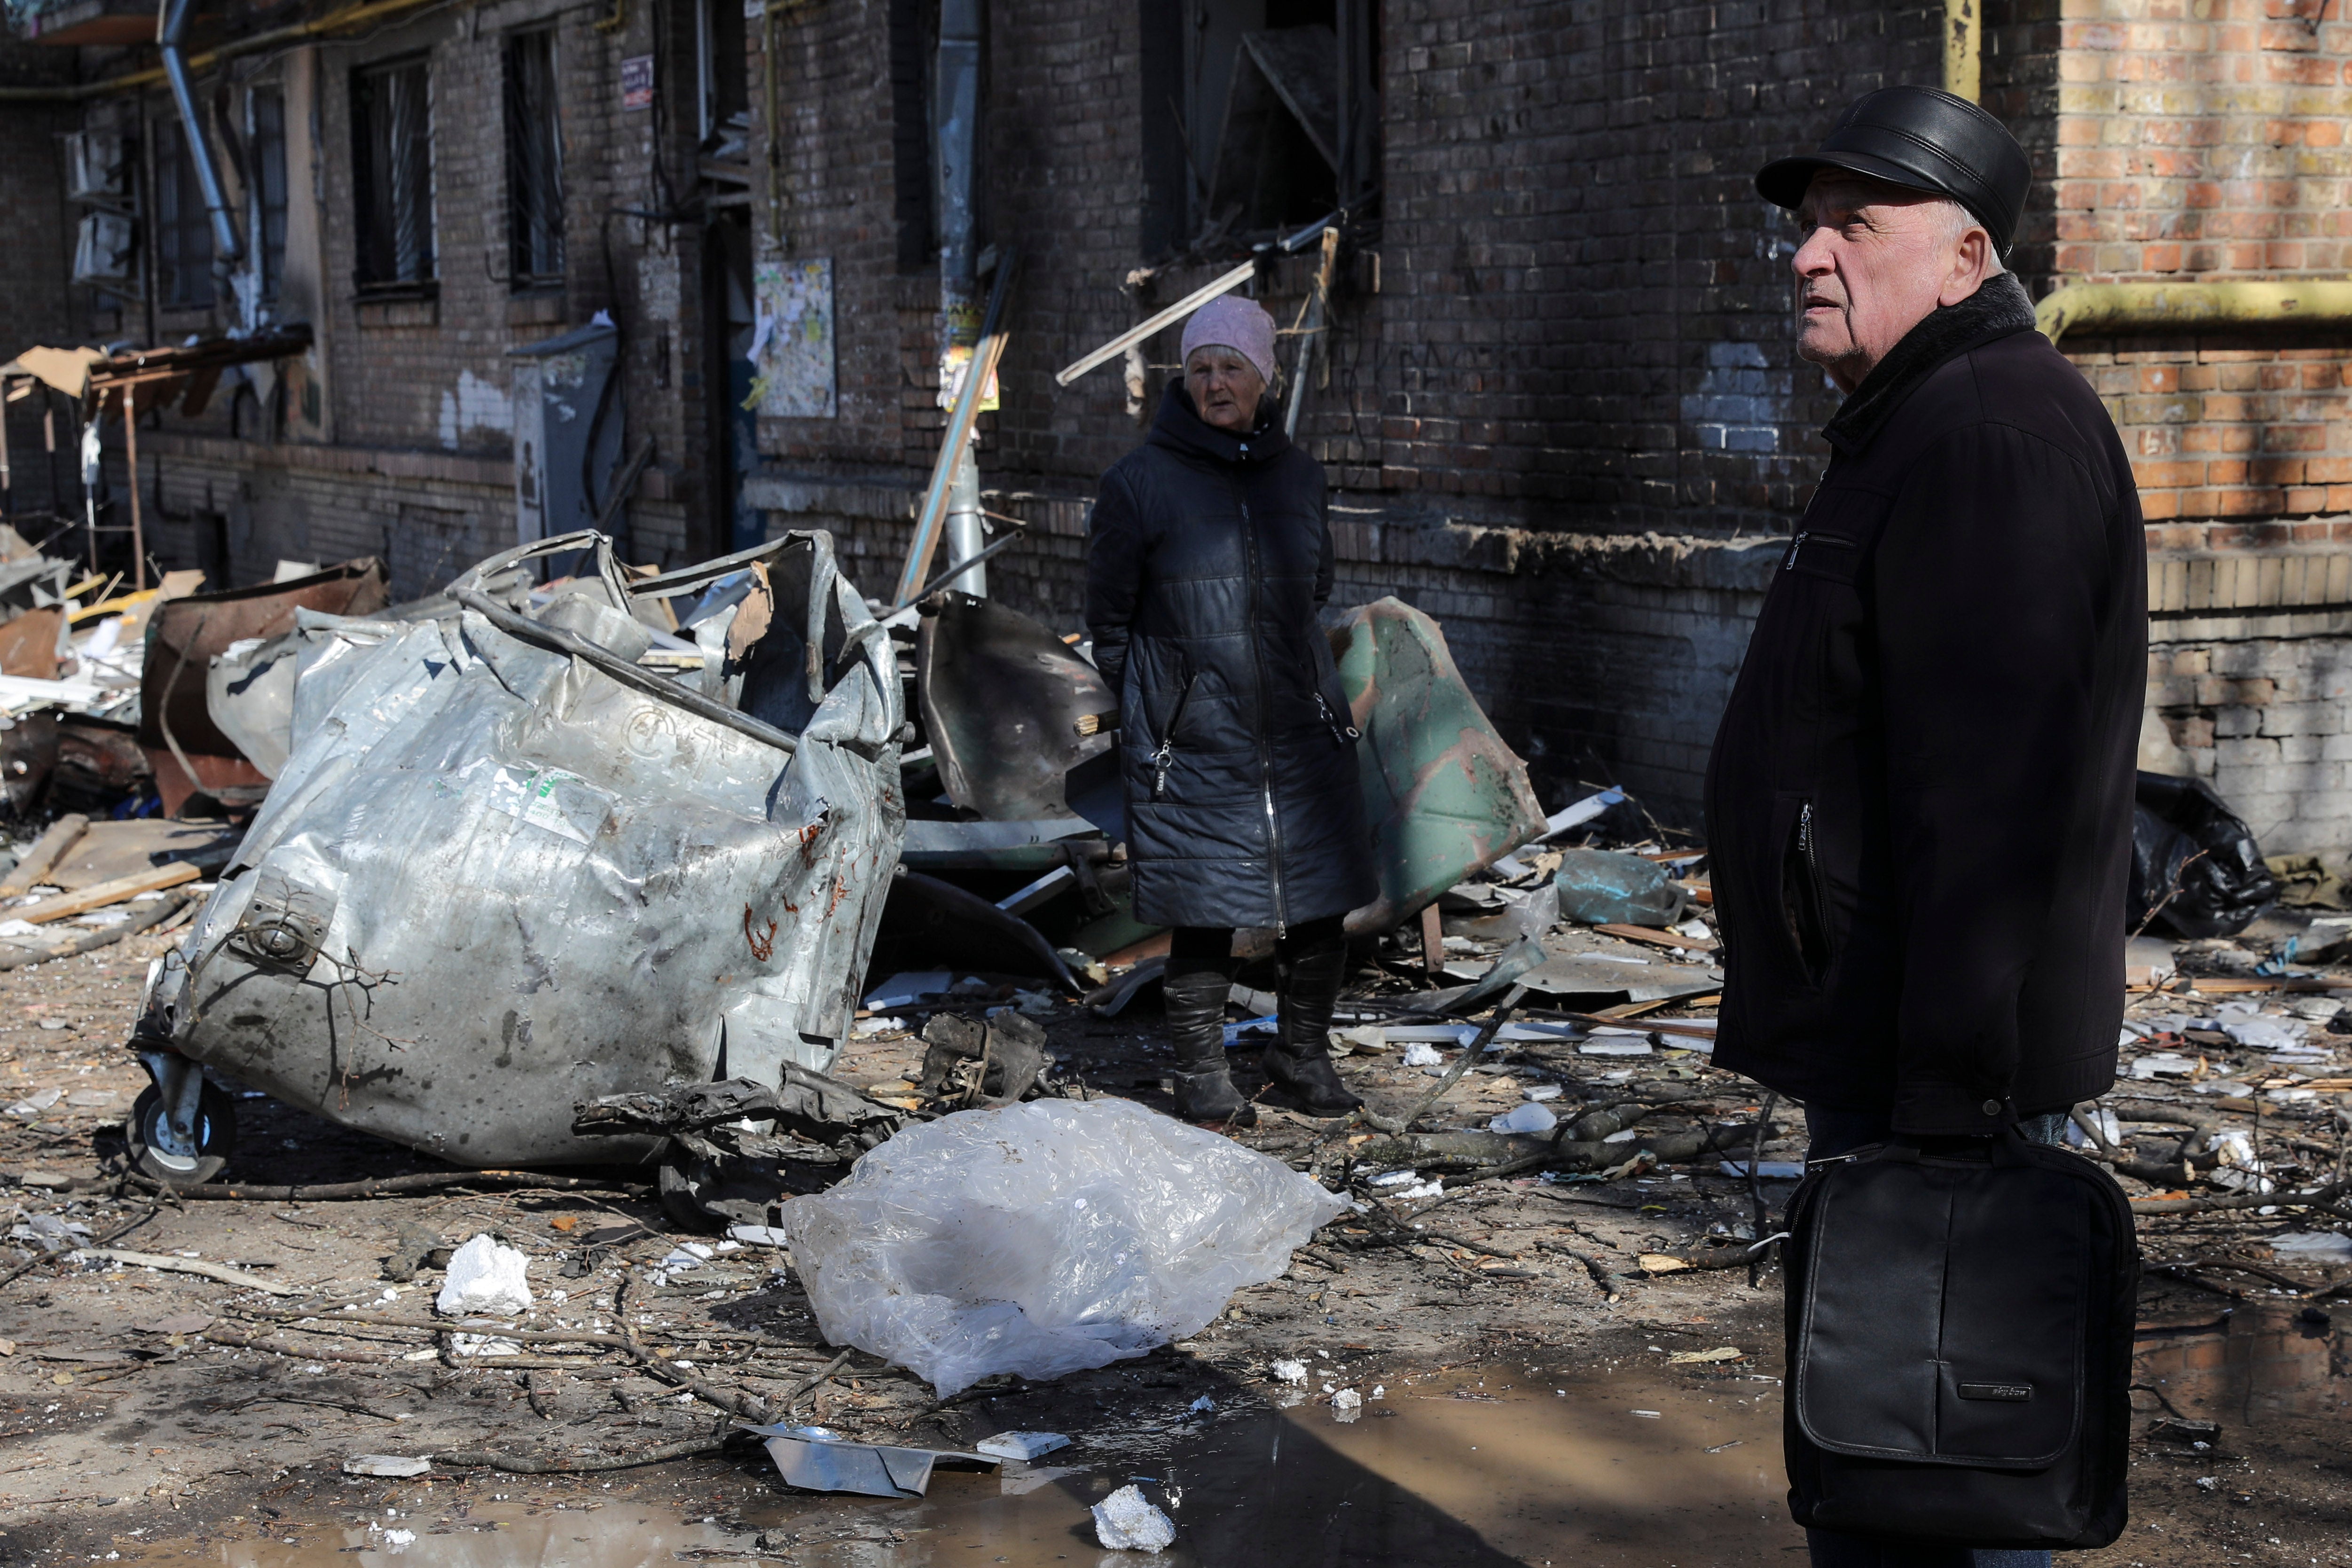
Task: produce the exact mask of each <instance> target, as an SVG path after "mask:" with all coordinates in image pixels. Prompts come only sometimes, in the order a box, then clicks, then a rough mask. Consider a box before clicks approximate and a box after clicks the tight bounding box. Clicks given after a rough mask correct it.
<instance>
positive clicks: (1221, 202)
mask: <svg viewBox="0 0 2352 1568" xmlns="http://www.w3.org/2000/svg"><path fill="white" fill-rule="evenodd" d="M1140 4H1141V7H1142V17H1141V21H1142V33H1143V39H1144V50H1143V61H1144V63H1143V75H1142V88H1143V91H1142V97H1143V101H1142V104H1141V106H1140V107H1141V110H1142V115H1143V132H1144V135H1143V142H1144V159H1143V163H1144V214H1143V218H1144V221H1143V224H1142V238H1143V250H1144V253H1145V258H1146V259H1147V260H1150V259H1156V258H1161V257H1164V256H1167V255H1170V254H1172V253H1175V252H1178V251H1183V250H1191V251H1195V252H1205V251H1209V250H1213V249H1217V248H1220V247H1222V246H1225V245H1229V244H1230V243H1231V242H1233V241H1236V240H1243V239H1252V238H1263V237H1265V236H1267V235H1269V234H1279V233H1286V232H1287V231H1289V230H1291V229H1294V228H1296V227H1297V226H1299V225H1300V224H1302V223H1309V222H1312V221H1314V220H1315V219H1317V218H1318V217H1321V216H1324V215H1325V214H1326V213H1328V212H1335V211H1336V212H1339V213H1350V214H1352V213H1360V211H1361V210H1362V209H1364V208H1365V207H1366V206H1367V205H1369V204H1370V202H1371V201H1372V200H1373V198H1374V197H1375V196H1376V195H1377V194H1378V190H1379V164H1380V149H1379V139H1378V138H1379V124H1380V73H1379V58H1380V42H1379V36H1378V29H1379V16H1378V11H1377V7H1376V4H1375V0H1140ZM1310 29H1311V31H1310ZM1301 160H1304V161H1305V162H1306V163H1307V165H1308V170H1307V177H1306V178H1305V179H1303V180H1301V179H1297V178H1294V177H1292V175H1291V173H1290V168H1291V165H1293V164H1295V163H1298V162H1300V161H1301ZM1322 171H1328V175H1329V182H1328V185H1327V184H1324V183H1323V182H1322V180H1321V178H1320V174H1321V172H1322ZM1309 207H1313V208H1314V210H1313V211H1308V210H1307V209H1308V208H1309Z"/></svg>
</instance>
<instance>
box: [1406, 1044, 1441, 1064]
mask: <svg viewBox="0 0 2352 1568" xmlns="http://www.w3.org/2000/svg"><path fill="white" fill-rule="evenodd" d="M1437 1063H1438V1055H1437V1047H1435V1046H1433V1045H1431V1044H1429V1043H1428V1042H1427V1041H1425V1040H1414V1041H1412V1043H1411V1044H1409V1045H1407V1046H1406V1047H1405V1048H1404V1065H1405V1066H1407V1067H1409V1068H1433V1067H1435V1066H1436V1065H1437Z"/></svg>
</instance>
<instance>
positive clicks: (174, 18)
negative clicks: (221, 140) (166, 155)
mask: <svg viewBox="0 0 2352 1568" xmlns="http://www.w3.org/2000/svg"><path fill="white" fill-rule="evenodd" d="M193 5H194V0H165V3H164V10H163V25H162V26H160V27H158V28H157V29H156V31H155V46H156V48H157V49H158V51H159V52H161V54H162V55H163V75H164V78H165V79H166V80H168V81H169V82H170V83H171V84H172V100H173V102H174V103H176V104H177V105H179V109H180V125H181V128H182V130H183V132H184V133H185V135H186V137H187V147H188V157H189V159H190V160H191V161H192V162H193V163H194V164H195V168H196V184H197V185H198V186H200V187H201V188H202V189H203V191H204V194H205V212H206V213H208V214H210V215H211V216H212V220H213V257H214V258H215V261H216V262H218V261H220V260H223V259H226V260H228V261H235V260H236V258H238V257H240V256H242V255H244V254H245V247H244V245H243V243H242V242H241V241H240V240H239V239H238V237H237V232H236V215H235V214H234V213H232V212H230V211H229V210H228V192H227V191H226V189H225V188H224V187H223V186H222V184H221V178H220V170H219V169H218V168H216V167H215V165H214V163H213V147H212V142H211V139H210V138H208V137H206V136H205V124H204V120H203V118H202V116H200V115H198V114H197V112H196V94H195V89H194V88H192V87H191V86H189V85H188V61H187V57H186V56H184V55H183V54H182V53H181V52H180V37H181V35H182V34H183V33H184V32H186V31H187V26H188V12H189V11H190V10H191V9H192V8H193Z"/></svg>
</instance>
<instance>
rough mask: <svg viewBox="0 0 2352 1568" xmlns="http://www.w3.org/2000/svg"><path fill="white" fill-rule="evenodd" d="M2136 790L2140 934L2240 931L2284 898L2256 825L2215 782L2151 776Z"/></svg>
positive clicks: (2135, 893) (2134, 912) (2134, 920)
mask: <svg viewBox="0 0 2352 1568" xmlns="http://www.w3.org/2000/svg"><path fill="white" fill-rule="evenodd" d="M2135 793H2136V797H2137V805H2136V807H2135V809H2134V810H2133V812H2132V868H2131V899H2130V915H2131V929H2132V930H2133V931H2138V930H2139V929H2140V928H2141V927H2142V926H2143V925H2145V926H2146V927H2147V929H2148V930H2150V931H2165V932H2168V933H2170V934H2172V935H2174V936H2182V937H2200V936H2235V935H2237V934H2238V933H2239V932H2240V931H2243V930H2245V929H2246V928H2247V927H2248V926H2250V925H2252V923H2253V921H2254V917H2255V916H2256V915H2259V914H2261V913H2262V912H2263V910H2266V909H2268V908H2270V906H2271V905H2272V903H2273V901H2275V900H2277V898H2278V891H2279V889H2278V882H2277V879H2274V878H2273V877H2272V875H2271V871H2270V868H2269V867H2267V866H2265V865H2263V851H2262V847H2261V846H2259V845H2257V844H2256V843H2255V842H2254V835H2253V832H2252V829H2251V828H2249V827H2247V826H2246V824H2245V822H2244V820H2243V819H2242V818H2241V817H2240V816H2238V815H2237V814H2236V813H2235V812H2232V811H2231V809H2230V808H2229V806H2228V805H2225V804H2224V803H2223V802H2222V799H2221V796H2220V795H2216V794H2214V793H2213V786H2212V785H2211V784H2207V783H2206V782H2205V781H2204V780H2203V779H2177V778H2168V777H2167V776H2166V775H2164V774H2163V773H2142V774H2140V775H2139V787H2138V789H2137V792H2135ZM2151 910H2154V911H2155V918H2154V919H2152V920H2151V919H2150V918H2149V911H2151Z"/></svg>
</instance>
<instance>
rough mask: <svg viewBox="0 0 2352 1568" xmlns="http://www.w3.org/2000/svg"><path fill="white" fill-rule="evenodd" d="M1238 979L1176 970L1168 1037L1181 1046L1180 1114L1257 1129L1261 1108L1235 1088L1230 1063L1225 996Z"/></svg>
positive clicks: (1167, 987) (1168, 983)
mask: <svg viewBox="0 0 2352 1568" xmlns="http://www.w3.org/2000/svg"><path fill="white" fill-rule="evenodd" d="M1232 985H1233V982H1232V981H1230V980H1228V979H1227V978H1226V977H1225V976H1224V975H1223V974H1222V973H1219V972H1218V971H1216V970H1213V969H1194V970H1187V971H1184V972H1182V973H1171V974H1170V975H1169V976H1168V977H1167V978H1166V979H1165V980H1164V981H1162V982H1161V984H1160V988H1161V990H1162V992H1163V993H1164V994H1166V996H1167V1001H1168V1037H1169V1040H1170V1042H1171V1044H1173V1045H1174V1046H1175V1047H1176V1072H1175V1075H1174V1076H1175V1079H1176V1114H1177V1116H1178V1117H1179V1118H1180V1119H1181V1120H1183V1121H1198V1122H1204V1123H1207V1124H1210V1125H1212V1126H1217V1127H1254V1126H1255V1125H1257V1109H1256V1108H1255V1106H1253V1105H1251V1104H1250V1102H1249V1101H1248V1100H1244V1099H1243V1098H1242V1093H1241V1090H1239V1089H1235V1088H1234V1079H1233V1074H1232V1073H1231V1072H1229V1071H1228V1070H1227V1069H1226V1067H1225V998H1226V996H1227V994H1229V993H1230V991H1231V989H1232Z"/></svg>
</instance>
